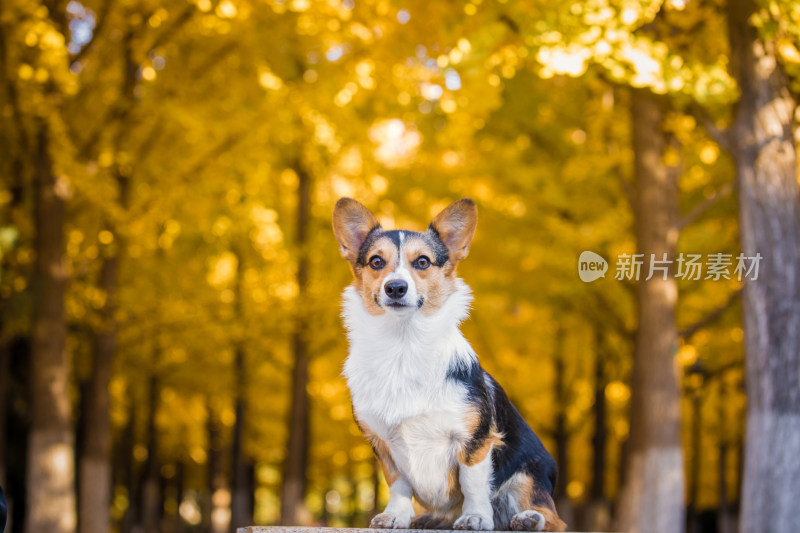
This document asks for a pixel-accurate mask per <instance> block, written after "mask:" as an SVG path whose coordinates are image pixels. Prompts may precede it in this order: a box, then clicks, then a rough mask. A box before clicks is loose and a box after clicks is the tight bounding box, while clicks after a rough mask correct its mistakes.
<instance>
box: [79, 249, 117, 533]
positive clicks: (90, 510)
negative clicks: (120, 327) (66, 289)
mask: <svg viewBox="0 0 800 533" xmlns="http://www.w3.org/2000/svg"><path fill="white" fill-rule="evenodd" d="M117 272H118V258H117V257H116V256H115V257H111V258H108V259H106V260H105V262H104V263H103V266H102V270H101V273H100V284H99V285H100V287H101V288H102V289H103V290H105V291H106V294H107V301H106V305H105V308H104V309H103V310H102V322H103V323H102V324H101V326H100V328H103V329H101V330H99V331H95V332H94V339H93V345H92V347H93V351H94V361H93V364H92V371H91V375H90V377H89V383H88V386H87V390H86V398H85V401H84V406H85V412H84V413H83V415H82V416H83V432H84V433H83V449H82V452H83V453H82V454H81V457H80V459H79V473H78V475H79V476H80V478H79V479H80V483H79V487H80V495H79V499H78V501H79V504H80V505H79V507H78V524H79V531H80V533H106V532H107V531H108V528H109V526H110V516H109V509H110V506H111V421H110V418H109V411H110V407H111V405H110V403H111V402H110V396H109V390H108V386H109V383H110V381H111V366H112V361H111V360H112V357H113V355H114V352H115V351H116V344H117V339H116V331H115V327H114V325H113V320H114V317H113V313H114V304H113V298H114V291H115V289H116V280H117Z"/></svg>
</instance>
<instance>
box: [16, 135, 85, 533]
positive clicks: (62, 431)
mask: <svg viewBox="0 0 800 533" xmlns="http://www.w3.org/2000/svg"><path fill="white" fill-rule="evenodd" d="M37 140H38V146H37V154H36V176H35V194H34V198H35V210H36V214H35V221H36V268H35V276H36V277H35V280H34V281H35V283H36V285H35V287H34V288H33V290H34V318H33V346H32V364H31V371H32V373H33V375H32V390H31V398H32V404H31V431H30V440H29V442H28V473H27V482H26V485H27V520H26V531H27V532H28V533H41V532H42V531H47V532H48V533H73V532H74V531H75V526H76V513H75V464H74V453H75V442H74V435H73V432H72V427H71V423H70V412H71V405H70V399H69V359H68V358H67V350H66V337H67V327H66V320H65V314H64V293H65V291H66V287H67V266H66V261H65V257H64V218H65V209H64V204H65V198H64V197H65V195H66V194H65V191H64V188H65V187H66V185H64V184H61V183H59V180H58V179H56V177H55V175H54V173H53V162H52V159H51V157H50V150H49V134H48V131H47V126H46V125H45V124H41V125H40V129H39V134H38V139H37Z"/></svg>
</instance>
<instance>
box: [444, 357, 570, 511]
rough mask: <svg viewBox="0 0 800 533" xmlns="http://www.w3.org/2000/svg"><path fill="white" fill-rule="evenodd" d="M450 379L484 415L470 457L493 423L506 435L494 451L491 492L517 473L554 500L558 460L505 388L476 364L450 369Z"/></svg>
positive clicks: (469, 447) (470, 445)
mask: <svg viewBox="0 0 800 533" xmlns="http://www.w3.org/2000/svg"><path fill="white" fill-rule="evenodd" d="M447 378H448V379H451V380H454V381H458V382H460V383H462V384H463V385H464V386H465V387H466V388H467V391H468V393H467V394H468V396H467V397H468V401H469V402H470V403H472V404H473V405H474V406H475V407H476V408H477V410H478V412H479V413H480V416H481V418H480V423H479V424H478V428H477V430H476V431H475V434H474V435H473V438H472V439H471V440H470V442H469V443H468V444H467V450H466V452H467V455H469V454H470V453H471V452H474V451H475V450H476V449H477V448H478V447H480V444H481V442H482V441H483V440H484V439H486V437H488V436H489V431H491V429H492V423H493V422H494V425H495V427H496V430H497V431H498V432H499V433H501V434H502V435H503V443H504V445H503V446H497V447H495V448H492V471H493V475H492V491H493V492H494V491H495V490H497V488H498V487H499V486H501V485H502V484H503V483H505V482H506V481H507V480H508V479H509V478H510V477H511V476H513V475H514V474H516V473H517V472H525V473H527V474H529V475H530V476H531V477H532V478H533V480H534V483H535V485H536V488H537V489H539V490H543V491H546V492H547V494H549V495H550V496H551V497H552V496H553V492H554V491H555V487H556V462H555V459H553V456H551V455H550V453H549V452H548V451H547V449H546V448H545V447H544V444H542V441H541V440H540V439H539V437H538V436H537V435H536V433H534V432H533V430H532V429H531V428H530V426H529V425H528V424H527V423H526V422H525V420H524V419H523V418H522V415H520V414H519V411H517V409H516V407H514V405H513V404H512V403H511V400H509V399H508V396H506V393H505V391H504V390H503V387H501V386H500V384H499V383H497V381H495V379H494V378H493V377H492V376H491V375H490V374H489V373H488V372H486V371H485V370H484V369H483V368H482V367H481V366H480V364H479V363H478V362H477V361H476V362H474V363H473V364H472V365H470V366H469V367H468V368H467V367H465V366H463V365H458V366H454V367H451V368H450V370H449V371H448V374H447ZM487 383H488V384H489V385H487Z"/></svg>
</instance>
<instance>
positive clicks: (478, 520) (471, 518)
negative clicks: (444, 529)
mask: <svg viewBox="0 0 800 533" xmlns="http://www.w3.org/2000/svg"><path fill="white" fill-rule="evenodd" d="M453 529H469V530H471V531H490V530H492V529H494V520H492V519H491V518H490V517H487V516H483V515H479V514H464V515H461V516H460V517H459V519H458V520H456V523H455V524H453Z"/></svg>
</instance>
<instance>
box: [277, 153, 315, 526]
mask: <svg viewBox="0 0 800 533" xmlns="http://www.w3.org/2000/svg"><path fill="white" fill-rule="evenodd" d="M295 170H296V171H297V176H298V179H299V184H298V189H297V239H296V245H297V251H298V257H299V259H298V264H297V288H298V291H299V292H298V297H297V301H298V302H303V301H304V298H305V294H306V291H307V286H308V250H307V242H308V226H309V221H310V218H311V177H310V176H309V174H308V172H307V171H306V170H305V169H304V168H303V167H302V165H301V164H299V163H298V164H297V165H295ZM306 329H307V320H306V317H305V316H304V310H302V309H301V310H298V312H297V317H296V322H295V331H294V335H293V346H294V370H293V372H292V392H291V394H292V403H291V406H290V408H289V409H290V412H289V439H288V441H287V443H286V462H285V464H284V469H283V487H282V491H281V525H285V526H288V525H303V524H304V523H305V522H308V521H309V514H308V510H307V509H306V507H305V494H306V463H307V460H308V430H309V428H308V418H309V417H308V414H309V404H310V402H309V398H308V392H307V391H306V386H307V384H308V347H307V341H306Z"/></svg>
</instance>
